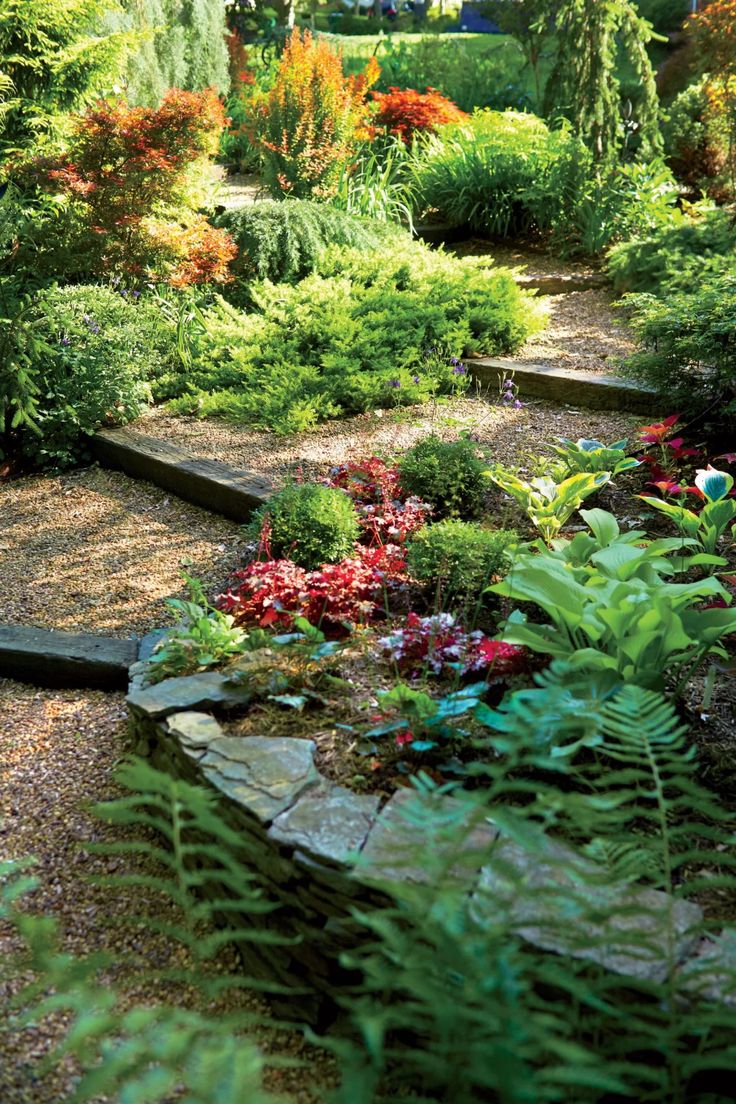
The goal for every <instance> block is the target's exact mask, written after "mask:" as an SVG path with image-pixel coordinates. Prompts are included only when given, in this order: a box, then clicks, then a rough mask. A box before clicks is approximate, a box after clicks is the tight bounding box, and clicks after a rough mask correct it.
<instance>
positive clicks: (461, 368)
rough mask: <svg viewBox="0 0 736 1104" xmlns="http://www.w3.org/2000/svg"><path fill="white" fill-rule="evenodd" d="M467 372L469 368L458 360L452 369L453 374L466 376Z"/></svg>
mask: <svg viewBox="0 0 736 1104" xmlns="http://www.w3.org/2000/svg"><path fill="white" fill-rule="evenodd" d="M466 372H467V368H466V367H465V365H464V364H461V363H460V361H458V362H457V364H456V365H455V367H454V368H453V369H452V374H453V376H464V375H465V373H466Z"/></svg>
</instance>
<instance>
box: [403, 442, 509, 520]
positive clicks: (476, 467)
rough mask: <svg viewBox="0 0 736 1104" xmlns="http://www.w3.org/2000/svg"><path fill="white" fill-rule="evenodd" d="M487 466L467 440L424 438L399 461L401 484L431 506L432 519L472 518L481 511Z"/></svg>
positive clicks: (485, 486) (475, 447)
mask: <svg viewBox="0 0 736 1104" xmlns="http://www.w3.org/2000/svg"><path fill="white" fill-rule="evenodd" d="M487 468H488V463H487V462H486V461H485V460H483V459H481V458H480V457H479V456H478V448H477V446H476V445H474V444H473V443H472V442H471V441H467V440H465V439H461V440H459V441H441V440H440V439H439V438H438V437H425V438H424V440H423V441H419V442H418V443H417V444H416V445H414V446H413V447H412V448H410V449H409V450H408V451H407V452H405V453H404V455H403V456H402V458H401V461H400V462H399V472H400V476H401V485H402V487H403V488H404V490H405V491H408V492H409V494H412V495H417V496H418V497H419V498H421V499H423V500H424V501H425V502H429V503H431V505H432V506H433V507H434V511H435V517H461V516H462V517H476V516H477V515H478V514H479V513H480V512H481V510H482V509H483V499H484V496H485V491H486V488H487V486H488V483H487V480H486V476H485V472H486V470H487Z"/></svg>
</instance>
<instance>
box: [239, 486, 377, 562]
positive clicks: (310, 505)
mask: <svg viewBox="0 0 736 1104" xmlns="http://www.w3.org/2000/svg"><path fill="white" fill-rule="evenodd" d="M264 523H266V528H267V534H268V544H269V547H270V551H271V554H272V555H273V556H274V557H275V558H276V559H280V558H282V557H283V558H288V559H290V560H293V561H294V562H295V563H298V564H300V565H301V567H306V568H308V569H311V568H315V567H319V566H320V565H321V564H323V563H336V562H337V561H338V560H341V559H343V558H344V557H345V556H348V555H349V554H350V552H351V551H352V550H353V546H354V544H355V542H356V540H357V539H358V534H359V526H358V517H357V514H356V513H355V507H354V506H353V503H352V501H351V499H350V498H349V497H348V495H346V494H345V492H344V491H340V490H337V489H336V488H334V487H322V486H320V484H319V483H293V484H290V485H289V486H287V487H285V488H284V489H283V491H279V493H278V494H276V495H274V496H273V498H271V499H270V500H269V501H268V503H266V504H265V505H264V506H261V507H260V508H259V509H258V510H256V512H255V514H254V515H253V519H252V521H251V523H250V526H249V530H250V533H251V534H252V536H253V537H254V538H258V537H259V536H260V535H261V532H262V528H263V526H264Z"/></svg>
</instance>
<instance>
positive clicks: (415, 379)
mask: <svg viewBox="0 0 736 1104" xmlns="http://www.w3.org/2000/svg"><path fill="white" fill-rule="evenodd" d="M411 382H412V383H419V376H412V377H411Z"/></svg>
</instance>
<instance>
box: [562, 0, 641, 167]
mask: <svg viewBox="0 0 736 1104" xmlns="http://www.w3.org/2000/svg"><path fill="white" fill-rule="evenodd" d="M555 22H556V29H557V56H556V59H555V64H554V67H553V70H552V73H551V75H550V78H549V80H548V82H547V87H546V92H545V112H546V114H547V115H548V116H550V115H552V116H554V115H563V116H564V117H565V118H567V119H569V120H570V122H571V123H572V126H573V130H574V131H575V133H576V134H578V135H579V136H580V137H581V138H582V139H583V141H584V142H585V143H586V144H587V145H588V146H589V148H590V149H591V151H592V153H593V157H594V158H595V160H596V161H597V162H598V163H599V164H600V163H603V162H607V161H611V160H613V158H614V157H615V156H616V155H617V154H618V153H619V152H620V150H621V147H622V145H623V141H624V125H623V117H622V113H621V90H620V82H619V75H618V62H619V59H620V56H624V57H626V59H627V60H628V63H629V65H630V67H631V69H632V71H633V76H634V79H635V80H636V82H637V83H638V85H639V88H640V89H641V97H640V99H639V101H638V103H637V118H636V126H637V134H638V138H639V152H640V155H641V157H642V158H644V159H646V160H649V159H651V158H652V157H653V156H655V155H656V154H657V153H659V152H661V148H662V140H661V137H660V134H659V101H658V98H657V90H656V87H655V83H654V71H653V69H652V63H651V61H650V60H649V55H648V54H647V50H646V47H647V43H648V42H649V41H650V40H651V38H652V28H651V25H650V24H649V23H647V22H646V20H644V19H642V18H641V16H640V15H639V13H638V11H637V9H636V6H635V4H634V3H633V2H632V0H560V3H559V6H558V7H557V11H556V18H555Z"/></svg>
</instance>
